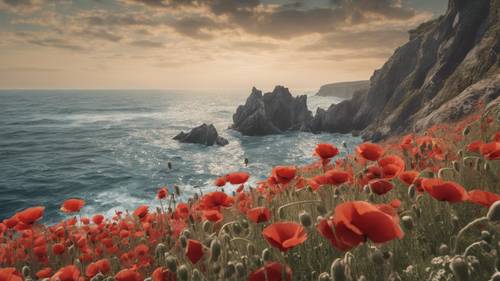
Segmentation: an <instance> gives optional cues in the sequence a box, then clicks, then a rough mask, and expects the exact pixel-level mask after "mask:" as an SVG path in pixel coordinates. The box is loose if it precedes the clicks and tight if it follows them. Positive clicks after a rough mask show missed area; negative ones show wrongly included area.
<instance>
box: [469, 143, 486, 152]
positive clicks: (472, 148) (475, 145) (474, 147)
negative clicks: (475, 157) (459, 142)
mask: <svg viewBox="0 0 500 281" xmlns="http://www.w3.org/2000/svg"><path fill="white" fill-rule="evenodd" d="M483 144H484V142H483V141H481V140H477V141H473V142H471V143H469V145H467V151H469V152H473V153H479V151H480V149H481V146H482V145H483Z"/></svg>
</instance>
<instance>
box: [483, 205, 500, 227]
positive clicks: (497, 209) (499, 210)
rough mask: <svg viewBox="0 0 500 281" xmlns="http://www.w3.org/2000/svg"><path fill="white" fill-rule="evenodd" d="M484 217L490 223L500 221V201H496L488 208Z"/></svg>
mask: <svg viewBox="0 0 500 281" xmlns="http://www.w3.org/2000/svg"><path fill="white" fill-rule="evenodd" d="M486 217H487V218H488V219H489V220H490V221H492V222H497V221H499V220H500V200H498V201H496V202H495V203H493V204H492V205H491V206H490V209H489V210H488V213H487V214H486Z"/></svg>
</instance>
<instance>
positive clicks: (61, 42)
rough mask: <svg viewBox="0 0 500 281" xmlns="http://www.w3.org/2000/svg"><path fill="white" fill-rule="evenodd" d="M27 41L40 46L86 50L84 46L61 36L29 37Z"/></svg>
mask: <svg viewBox="0 0 500 281" xmlns="http://www.w3.org/2000/svg"><path fill="white" fill-rule="evenodd" d="M28 43H31V44H35V45H38V46H42V47H51V48H57V49H64V50H71V51H87V50H88V49H87V48H86V47H83V46H80V45H77V44H74V43H72V42H71V41H69V40H66V39H61V38H50V37H48V38H34V39H29V40H28Z"/></svg>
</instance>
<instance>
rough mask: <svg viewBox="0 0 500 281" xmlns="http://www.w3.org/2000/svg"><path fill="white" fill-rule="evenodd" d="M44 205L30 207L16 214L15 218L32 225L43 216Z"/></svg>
mask: <svg viewBox="0 0 500 281" xmlns="http://www.w3.org/2000/svg"><path fill="white" fill-rule="evenodd" d="M44 211H45V208H44V207H31V208H28V209H25V210H23V211H21V212H19V213H17V214H16V217H17V219H18V220H19V221H20V222H22V223H24V224H26V225H32V224H34V223H35V222H36V221H37V220H39V219H40V218H42V217H43V213H44Z"/></svg>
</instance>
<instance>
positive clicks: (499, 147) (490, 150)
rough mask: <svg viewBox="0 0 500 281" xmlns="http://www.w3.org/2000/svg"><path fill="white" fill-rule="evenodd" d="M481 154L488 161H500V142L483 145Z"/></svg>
mask: <svg viewBox="0 0 500 281" xmlns="http://www.w3.org/2000/svg"><path fill="white" fill-rule="evenodd" d="M480 152H481V154H482V155H483V157H484V158H486V159H487V160H498V159H500V142H498V141H492V142H489V143H485V144H483V145H481V148H480Z"/></svg>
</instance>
